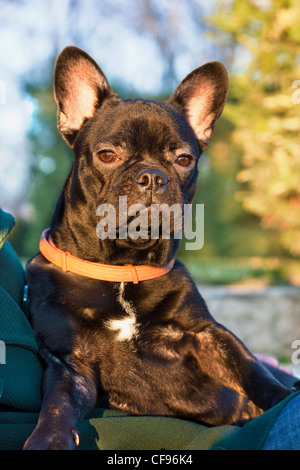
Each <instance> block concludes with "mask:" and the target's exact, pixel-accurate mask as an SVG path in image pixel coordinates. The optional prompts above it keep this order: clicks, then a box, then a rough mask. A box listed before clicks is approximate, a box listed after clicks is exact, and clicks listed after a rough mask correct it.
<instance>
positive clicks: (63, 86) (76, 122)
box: [54, 46, 116, 147]
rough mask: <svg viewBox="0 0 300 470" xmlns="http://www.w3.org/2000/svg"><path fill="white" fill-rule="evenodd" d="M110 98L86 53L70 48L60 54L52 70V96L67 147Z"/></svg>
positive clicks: (95, 65) (94, 65) (107, 85)
mask: <svg viewBox="0 0 300 470" xmlns="http://www.w3.org/2000/svg"><path fill="white" fill-rule="evenodd" d="M113 96H116V95H115V93H114V92H113V91H112V89H111V88H110V86H109V84H108V81H107V79H106V77H105V75H104V73H103V72H102V70H101V69H100V67H99V66H98V64H96V62H95V61H94V60H93V59H92V58H91V57H90V56H89V55H88V54H87V53H86V52H84V51H82V50H81V49H79V48H78V47H74V46H69V47H66V48H65V49H64V50H63V51H62V52H61V53H60V55H59V56H58V58H57V61H56V64H55V71H54V97H55V100H56V103H57V123H58V129H59V131H60V133H61V135H62V137H63V138H64V139H65V141H66V142H67V143H68V144H69V145H70V147H73V145H74V141H75V138H76V136H77V133H78V131H79V130H80V128H81V126H82V125H83V123H84V122H85V121H86V120H87V119H89V118H91V117H92V116H93V115H94V114H95V112H96V110H97V108H99V107H100V106H101V105H102V103H103V101H104V100H105V99H107V98H110V97H113Z"/></svg>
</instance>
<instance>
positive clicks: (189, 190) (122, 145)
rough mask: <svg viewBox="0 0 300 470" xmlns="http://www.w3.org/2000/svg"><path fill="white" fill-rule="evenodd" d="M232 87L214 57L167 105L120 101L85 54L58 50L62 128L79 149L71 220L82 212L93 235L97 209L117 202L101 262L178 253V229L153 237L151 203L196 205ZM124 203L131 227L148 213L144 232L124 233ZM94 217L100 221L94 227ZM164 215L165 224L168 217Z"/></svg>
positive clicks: (150, 260) (101, 242)
mask: <svg viewBox="0 0 300 470" xmlns="http://www.w3.org/2000/svg"><path fill="white" fill-rule="evenodd" d="M227 91H228V79H227V73H226V70H225V68H224V67H223V65H222V64H220V63H218V62H211V63H208V64H206V65H203V66H202V67H199V68H198V69H196V70H194V71H193V72H192V73H191V74H190V75H188V76H187V77H186V78H185V79H184V80H183V81H182V83H181V84H180V85H179V87H178V88H177V89H176V91H175V92H174V93H173V95H172V96H171V98H170V99H169V100H168V101H167V102H165V103H159V102H154V101H148V100H142V99H135V100H122V99H120V98H119V97H118V96H117V95H116V94H115V93H114V92H113V91H112V89H111V88H110V86H109V84H108V82H107V79H106V77H105V76H104V74H103V72H102V70H101V69H100V68H99V66H98V65H97V64H96V63H95V62H94V60H93V59H92V58H91V57H89V56H88V55H87V54H86V53H85V52H83V51H81V50H80V49H78V48H76V47H67V48H66V49H64V50H63V52H62V53H61V54H60V56H59V57H58V59H57V62H56V67H55V76H54V94H55V99H56V102H57V106H58V128H59V131H60V133H61V135H62V137H63V138H64V139H65V140H66V142H67V143H68V144H69V145H70V146H71V147H72V148H73V149H74V152H75V162H74V165H73V169H72V172H71V176H70V179H69V182H68V189H67V191H68V198H67V199H68V201H69V206H71V205H73V208H72V207H68V208H67V209H68V211H69V214H70V213H71V212H72V217H71V218H72V221H73V223H74V220H75V219H76V218H77V222H76V224H77V226H79V225H80V224H81V233H82V234H84V232H85V230H84V229H83V227H82V226H83V225H87V227H86V229H88V230H89V231H91V230H94V232H95V233H94V237H95V234H96V226H97V222H98V221H99V220H100V218H99V217H100V215H101V214H100V212H99V211H98V212H97V214H98V216H99V217H98V219H97V218H96V211H97V210H98V209H97V208H99V206H100V205H101V207H106V208H107V207H109V206H112V207H114V208H115V216H116V222H115V227H114V226H113V232H114V233H115V234H116V237H115V239H114V237H109V236H107V237H106V238H105V239H99V236H98V240H97V243H98V249H99V246H100V250H101V253H102V255H101V261H102V262H111V263H113V264H119V263H121V264H122V263H135V264H150V265H151V264H152V265H160V264H163V263H165V262H166V261H167V260H169V259H170V258H172V256H174V254H175V251H176V249H177V246H178V240H174V237H173V234H172V227H171V233H170V237H169V239H166V238H164V239H162V237H161V236H160V238H159V239H157V238H152V237H151V232H150V224H151V216H150V212H151V211H150V209H151V208H152V207H153V205H155V207H158V206H161V205H162V204H165V205H166V206H165V207H170V206H172V205H173V204H176V205H178V206H180V207H181V208H183V205H184V204H189V203H191V201H192V199H193V197H194V194H195V191H196V185H197V162H198V159H199V157H200V155H201V153H202V152H203V151H204V150H205V149H206V148H207V147H208V146H209V144H210V142H211V138H212V134H213V129H214V125H215V122H216V120H217V119H218V118H219V116H220V114H221V112H222V110H223V107H224V104H225V101H226V97H227ZM120 196H122V198H121V199H120ZM120 200H122V203H123V205H122V204H121V205H120ZM124 202H126V204H127V206H126V207H127V209H129V210H128V213H127V214H126V224H127V228H128V224H130V223H132V222H133V221H134V219H136V218H137V217H140V216H141V214H142V213H144V215H145V213H146V214H147V216H146V217H147V219H146V220H147V221H148V223H149V225H147V230H146V231H147V234H146V236H143V237H139V238H136V237H132V236H130V231H129V233H127V236H126V237H124V230H123V229H124V227H123V228H121V227H120V223H121V222H120V220H121V219H122V220H123V221H124V214H121V213H119V212H120V211H123V210H124V207H125V206H124ZM105 204H106V206H104V205H105ZM135 204H140V206H139V207H138V206H133V205H135ZM83 207H84V210H83ZM120 207H121V209H120ZM132 207H135V208H136V209H140V210H139V212H136V211H135V216H134V215H133V212H132V211H131V213H130V208H131V209H132ZM84 214H85V215H84ZM102 215H103V214H102ZM65 216H68V214H65ZM69 216H70V215H69ZM92 218H94V219H93V220H94V227H91V226H90V225H91V220H92ZM109 220H110V219H109ZM158 220H159V221H160V222H159V223H161V220H162V218H161V217H160V218H159V219H158ZM143 221H145V218H143ZM111 222H112V224H113V221H111ZM171 225H172V224H171ZM144 228H145V227H144ZM173 229H174V227H173ZM122 230H123V232H122V233H123V236H122V237H120V236H119V235H120V231H122ZM144 234H145V231H144ZM98 235H99V234H98ZM93 239H94V241H95V238H93ZM90 249H91V245H90ZM92 251H93V252H95V249H94V248H93V249H92ZM104 253H105V255H104ZM93 257H94V258H95V255H93Z"/></svg>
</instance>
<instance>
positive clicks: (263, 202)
mask: <svg viewBox="0 0 300 470" xmlns="http://www.w3.org/2000/svg"><path fill="white" fill-rule="evenodd" d="M209 21H210V23H211V24H212V25H213V26H214V28H215V33H214V35H215V38H216V39H217V41H218V42H219V43H220V41H221V43H222V44H224V47H227V48H228V50H230V52H231V64H232V67H231V92H230V101H229V103H228V105H227V107H226V108H225V112H224V116H225V117H226V119H228V120H229V121H230V122H231V123H232V125H233V130H232V132H231V135H230V143H231V148H232V149H233V151H235V152H237V154H239V155H240V159H241V168H240V170H239V171H238V175H237V180H238V182H240V183H241V189H240V190H238V191H237V192H236V198H237V200H238V201H241V202H242V204H243V207H244V208H245V209H246V210H247V211H249V212H250V213H252V214H255V215H256V216H258V217H259V219H260V221H261V225H262V227H263V228H265V229H275V230H276V231H277V234H278V241H279V243H280V244H281V246H282V248H283V250H285V251H286V252H287V253H289V254H290V255H292V256H299V255H300V145H299V144H300V133H299V131H300V100H299V98H298V94H297V89H296V88H293V86H294V87H297V86H299V85H300V81H299V82H298V83H297V82H295V81H296V80H297V79H300V54H299V51H300V28H299V24H300V3H299V1H298V0H273V1H267V0H265V1H258V0H243V1H238V0H234V1H232V2H224V1H218V2H217V8H216V12H215V13H214V14H213V15H212V16H211V17H210V19H209ZM229 56H230V55H229Z"/></svg>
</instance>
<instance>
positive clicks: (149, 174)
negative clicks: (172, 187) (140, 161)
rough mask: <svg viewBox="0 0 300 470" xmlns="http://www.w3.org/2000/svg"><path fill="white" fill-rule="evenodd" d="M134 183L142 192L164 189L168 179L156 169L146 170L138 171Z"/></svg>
mask: <svg viewBox="0 0 300 470" xmlns="http://www.w3.org/2000/svg"><path fill="white" fill-rule="evenodd" d="M135 181H136V182H137V183H138V185H139V187H140V188H141V189H143V190H144V191H146V190H147V189H154V190H158V189H165V187H166V186H167V184H168V178H167V177H166V175H164V174H163V172H162V171H160V170H158V169H156V168H147V169H145V170H141V171H139V172H138V174H137V175H136V176H135Z"/></svg>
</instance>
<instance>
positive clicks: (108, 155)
mask: <svg viewBox="0 0 300 470" xmlns="http://www.w3.org/2000/svg"><path fill="white" fill-rule="evenodd" d="M98 156H99V158H100V160H102V162H104V163H113V162H115V161H117V160H119V159H118V156H117V155H116V154H115V153H113V152H107V151H102V152H99V154H98Z"/></svg>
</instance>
